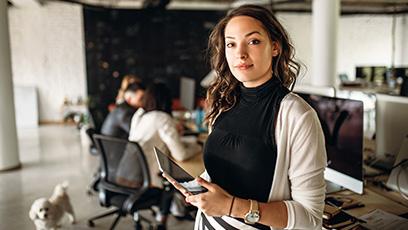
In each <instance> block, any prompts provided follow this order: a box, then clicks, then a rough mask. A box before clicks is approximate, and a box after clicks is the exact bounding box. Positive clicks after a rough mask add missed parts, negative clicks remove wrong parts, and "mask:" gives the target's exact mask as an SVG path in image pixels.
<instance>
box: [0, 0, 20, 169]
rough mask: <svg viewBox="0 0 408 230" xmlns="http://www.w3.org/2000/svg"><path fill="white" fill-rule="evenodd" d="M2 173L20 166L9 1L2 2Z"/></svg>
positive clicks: (0, 48) (0, 148)
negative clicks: (12, 71) (9, 25)
mask: <svg viewBox="0 0 408 230" xmlns="http://www.w3.org/2000/svg"><path fill="white" fill-rule="evenodd" d="M0 54H1V55H0V171H2V170H8V169H13V168H16V167H19V166H20V160H19V156H18V140H17V130H16V118H15V112H14V95H13V79H12V75H11V52H10V38H9V29H8V12H7V1H3V0H0Z"/></svg>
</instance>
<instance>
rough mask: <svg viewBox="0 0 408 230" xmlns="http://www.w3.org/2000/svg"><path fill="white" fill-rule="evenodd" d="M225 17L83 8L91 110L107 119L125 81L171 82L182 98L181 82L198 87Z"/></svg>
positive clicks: (213, 13) (201, 93)
mask: <svg viewBox="0 0 408 230" xmlns="http://www.w3.org/2000/svg"><path fill="white" fill-rule="evenodd" d="M224 15H225V12H224V11H186V10H151V9H149V10H146V9H144V10H143V9H141V10H117V9H114V10H112V9H100V8H86V7H85V8H84V24H85V42H86V68H87V83H88V94H89V97H90V99H91V105H90V106H91V107H95V108H96V109H98V110H99V111H102V113H103V114H104V116H105V115H106V114H107V110H106V107H107V105H108V104H110V103H113V102H114V98H115V96H116V93H117V90H118V88H119V86H120V82H121V80H122V78H123V76H124V75H126V74H135V75H137V76H139V77H140V78H142V79H143V81H144V82H145V83H146V84H147V83H149V82H151V81H152V80H153V79H157V80H160V81H163V82H166V83H167V84H168V86H169V87H170V88H171V90H172V93H173V97H175V98H176V97H178V96H179V78H180V77H182V76H185V77H190V78H194V79H195V80H196V82H197V87H196V96H204V95H205V92H204V89H202V88H200V86H199V82H200V81H201V79H202V78H203V77H204V76H205V75H206V74H207V73H208V72H209V71H210V67H209V63H208V58H207V56H206V48H207V41H208V35H209V33H210V32H211V30H212V28H213V27H214V25H215V24H216V22H217V21H218V20H219V19H220V18H221V17H222V16H224Z"/></svg>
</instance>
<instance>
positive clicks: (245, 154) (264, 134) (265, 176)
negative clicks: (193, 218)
mask: <svg viewBox="0 0 408 230" xmlns="http://www.w3.org/2000/svg"><path fill="white" fill-rule="evenodd" d="M288 92H289V90H288V89H287V88H286V87H284V86H283V85H282V84H281V82H280V81H279V80H278V79H277V78H276V77H272V78H271V79H270V80H269V81H267V82H266V83H264V84H262V85H260V86H258V87H255V88H245V87H244V86H243V85H241V86H240V94H239V99H238V101H237V103H236V105H235V106H234V107H233V108H231V109H230V110H228V111H226V112H223V113H222V114H220V115H219V117H218V118H217V119H216V121H215V123H214V126H213V131H212V132H211V134H210V135H209V136H208V139H207V142H206V144H205V147H204V164H205V168H206V170H207V172H208V174H209V175H210V177H211V180H212V182H213V183H215V184H217V185H219V186H220V187H222V188H223V189H225V190H226V191H227V192H228V193H230V194H232V195H234V196H237V197H240V198H244V199H254V200H257V201H260V202H267V201H268V197H269V193H270V191H271V187H272V182H273V175H274V171H275V164H276V157H277V147H276V143H275V130H274V129H275V122H276V117H277V115H278V112H279V106H280V103H281V101H282V99H283V98H284V97H285V96H286V95H287V94H288Z"/></svg>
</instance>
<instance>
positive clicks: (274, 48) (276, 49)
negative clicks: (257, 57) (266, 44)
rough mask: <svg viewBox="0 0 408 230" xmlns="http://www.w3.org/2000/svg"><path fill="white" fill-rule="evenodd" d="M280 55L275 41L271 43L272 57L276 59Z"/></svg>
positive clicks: (278, 46)
mask: <svg viewBox="0 0 408 230" xmlns="http://www.w3.org/2000/svg"><path fill="white" fill-rule="evenodd" d="M279 54H280V45H279V43H278V42H277V41H272V57H276V56H278V55H279Z"/></svg>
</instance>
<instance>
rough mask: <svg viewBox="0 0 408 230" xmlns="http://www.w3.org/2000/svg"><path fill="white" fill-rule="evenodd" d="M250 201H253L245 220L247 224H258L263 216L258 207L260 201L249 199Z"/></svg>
mask: <svg viewBox="0 0 408 230" xmlns="http://www.w3.org/2000/svg"><path fill="white" fill-rule="evenodd" d="M249 202H250V203H251V205H250V208H249V211H248V213H247V214H245V217H244V221H245V223H247V224H256V223H258V221H259V219H260V218H261V213H260V212H259V208H258V201H256V200H249Z"/></svg>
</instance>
